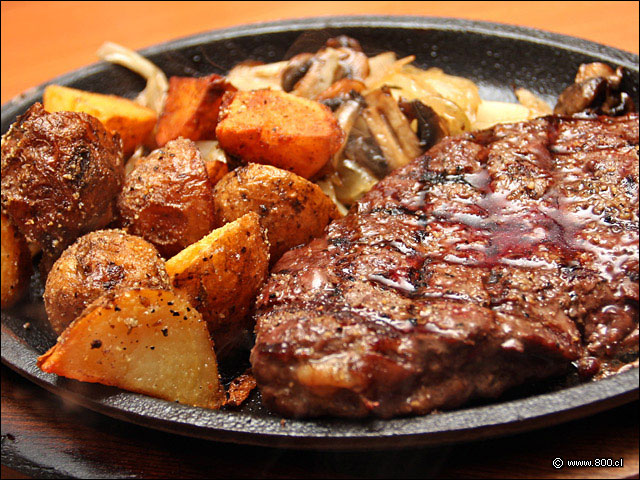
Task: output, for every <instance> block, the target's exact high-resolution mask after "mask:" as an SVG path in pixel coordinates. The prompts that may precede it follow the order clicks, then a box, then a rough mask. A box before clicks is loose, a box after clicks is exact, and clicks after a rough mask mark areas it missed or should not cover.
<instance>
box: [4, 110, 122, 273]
mask: <svg viewBox="0 0 640 480" xmlns="http://www.w3.org/2000/svg"><path fill="white" fill-rule="evenodd" d="M123 179H124V166H123V160H122V148H121V144H120V140H119V139H118V137H117V136H115V137H114V136H112V135H111V134H110V133H109V132H107V130H106V129H105V128H104V126H103V125H102V123H100V121H98V120H97V119H96V118H94V117H92V116H90V115H87V114H86V113H74V112H56V113H47V112H45V110H44V109H43V108H42V105H41V104H39V103H36V104H34V105H33V106H32V107H31V108H30V109H29V110H28V111H27V112H26V113H25V114H24V115H22V116H21V117H19V118H18V120H17V121H16V123H14V124H13V125H12V126H11V128H10V129H9V131H8V132H7V133H6V135H5V136H4V137H3V139H2V211H3V213H5V214H6V215H7V216H8V217H9V218H10V219H11V221H12V222H13V224H14V225H15V226H16V228H17V229H18V230H20V232H21V233H22V234H23V235H24V236H25V238H26V240H27V242H28V243H30V244H35V246H36V247H37V248H41V249H42V251H43V259H42V260H43V264H42V266H43V268H44V270H45V272H46V271H48V270H49V269H50V267H51V265H53V262H54V261H55V260H56V259H57V258H58V256H59V255H60V254H61V253H62V252H63V251H64V249H65V248H67V247H68V246H69V245H71V244H72V243H73V242H74V241H75V240H76V238H78V237H80V236H81V235H83V234H85V233H88V232H90V231H93V230H97V229H100V228H104V227H105V226H106V225H108V224H109V222H111V221H112V220H113V218H114V212H115V206H116V199H117V195H118V193H119V192H120V189H121V188H122V183H123Z"/></svg>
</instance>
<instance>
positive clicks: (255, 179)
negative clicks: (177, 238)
mask: <svg viewBox="0 0 640 480" xmlns="http://www.w3.org/2000/svg"><path fill="white" fill-rule="evenodd" d="M213 195H214V205H215V214H216V219H217V222H218V224H224V223H226V222H231V221H233V220H235V219H236V218H239V217H241V216H242V215H244V214H246V213H247V212H256V213H258V214H259V215H260V221H261V223H262V225H263V226H264V227H265V228H266V229H267V235H268V237H269V243H270V244H271V249H270V252H271V263H272V264H273V263H275V261H276V260H278V259H279V258H280V257H281V256H282V254H283V253H284V252H286V251H287V250H289V249H291V248H293V247H295V246H297V245H302V244H305V243H307V242H309V240H311V239H312V238H314V237H317V236H319V235H320V234H321V233H322V231H323V230H324V227H325V226H326V225H327V224H328V223H329V222H330V221H331V220H333V219H335V218H338V217H339V213H338V210H337V208H336V206H335V204H334V203H333V202H332V201H331V199H330V198H329V197H327V196H326V195H325V194H324V193H323V192H322V190H321V189H320V187H318V186H317V185H316V184H314V183H311V182H310V181H308V180H305V179H304V178H302V177H299V176H298V175H296V174H294V173H291V172H286V171H284V170H281V169H279V168H275V167H272V166H270V165H258V164H255V163H252V164H249V165H247V166H244V167H240V168H237V169H236V170H233V171H232V172H229V173H228V174H227V175H225V176H224V177H223V178H222V179H221V180H220V181H219V182H218V183H217V184H216V186H215V188H214V190H213Z"/></svg>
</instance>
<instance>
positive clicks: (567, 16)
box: [1, 1, 639, 478]
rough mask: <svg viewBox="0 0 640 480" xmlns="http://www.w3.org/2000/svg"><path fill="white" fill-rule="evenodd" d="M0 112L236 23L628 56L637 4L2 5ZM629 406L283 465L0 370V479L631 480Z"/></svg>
mask: <svg viewBox="0 0 640 480" xmlns="http://www.w3.org/2000/svg"><path fill="white" fill-rule="evenodd" d="M1 9H2V49H1V50H2V51H1V54H2V55H1V61H2V71H1V73H2V82H1V86H2V91H1V100H2V103H5V102H6V101H8V100H9V99H10V98H12V97H13V96H15V95H17V94H19V93H20V92H22V91H24V90H27V89H28V88H30V87H33V86H36V85H38V84H40V83H42V82H44V81H46V80H48V79H51V78H53V77H56V76H58V75H60V74H63V73H66V72H68V71H70V70H73V69H76V68H80V67H82V66H84V65H87V64H90V63H93V62H95V61H97V57H96V56H95V51H96V49H97V48H98V47H99V46H100V45H101V44H102V43H103V42H104V41H105V40H111V41H114V42H117V43H120V44H122V45H126V46H128V47H130V48H133V49H140V48H144V47H147V46H150V45H153V44H156V43H160V42H164V41H168V40H172V39H175V38H179V37H183V36H187V35H192V34H196V33H200V32H203V31H206V30H211V29H216V28H224V27H230V26H235V25H240V24H246V23H253V22H263V21H273V20H281V19H287V18H302V17H311V16H324V15H356V14H358V15H363V14H379V15H423V16H444V17H458V18H466V19H473V20H486V21H493V22H500V23H509V24H514V25H521V26H527V27H534V28H539V29H543V30H547V31H551V32H556V33H562V34H566V35H571V36H576V37H581V38H584V39H588V40H592V41H596V42H599V43H603V44H605V45H609V46H613V47H616V48H620V49H623V50H627V51H630V52H634V53H637V52H638V2H400V1H396V2H393V1H392V2H153V3H147V2H86V3H85V2H2V7H1ZM637 408H638V404H637V402H635V403H633V404H631V405H628V406H625V407H621V408H617V409H615V410H611V411H609V412H605V413H602V414H599V415H596V416H593V417H590V418H588V419H584V420H578V421H574V422H571V423H568V424H564V425H560V426H556V427H552V428H548V429H544V430H540V431H536V432H532V433H529V434H524V435H518V436H514V437H510V438H507V439H497V440H491V441H484V442H476V443H472V444H464V445H458V446H450V447H441V448H429V449H419V450H406V451H402V452H395V453H392V452H379V453H375V454H371V453H366V454H365V453H326V452H325V453H323V452H302V453H300V452H295V451H287V450H274V449H266V448H257V447H245V446H236V445H224V444H218V443H215V442H208V441H201V440H194V439H190V438H183V437H179V436H175V435H170V434H165V433H159V432H156V431H153V430H148V429H145V428H142V427H137V426H133V425H130V424H127V423H123V422H119V421H115V420H112V419H110V418H107V417H103V416H101V415H98V414H95V413H92V412H89V411H87V410H84V409H82V408H80V407H75V406H73V405H69V404H67V403H65V402H63V401H62V400H61V399H59V398H58V397H56V396H54V395H51V394H49V393H48V392H46V391H44V390H42V389H40V388H39V387H36V386H35V385H33V384H31V383H30V382H28V381H26V380H24V379H23V378H22V377H20V376H18V375H17V374H15V373H13V372H12V371H11V370H9V369H7V368H6V367H4V366H3V367H2V452H3V462H4V459H5V458H8V456H9V454H11V456H12V458H16V457H20V456H23V457H26V458H27V459H28V460H31V461H37V462H38V463H40V464H42V465H45V466H46V467H48V468H45V469H41V470H39V471H33V470H30V469H29V466H28V464H27V463H24V464H21V465H17V464H12V465H11V468H8V467H7V466H6V465H3V466H2V478H28V477H25V474H26V475H28V476H33V477H47V478H50V477H56V476H76V477H85V478H86V477H98V478H99V477H106V476H109V477H112V478H113V477H143V478H161V477H182V478H207V477H255V478H291V477H300V476H304V477H309V478H323V477H339V478H366V477H379V478H383V477H405V478H406V477H412V478H420V477H448V478H486V477H503V478H508V477H512V478H527V477H537V478H587V477H589V478H606V477H616V478H638V447H639V437H638V414H637ZM556 457H561V458H573V459H593V458H606V457H611V458H623V459H624V466H623V468H618V469H616V468H609V469H606V468H605V469H602V468H601V469H597V468H592V469H589V468H563V469H561V470H556V469H554V468H553V467H552V465H551V461H552V460H553V459H554V458H556Z"/></svg>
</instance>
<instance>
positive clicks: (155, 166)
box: [118, 138, 214, 258]
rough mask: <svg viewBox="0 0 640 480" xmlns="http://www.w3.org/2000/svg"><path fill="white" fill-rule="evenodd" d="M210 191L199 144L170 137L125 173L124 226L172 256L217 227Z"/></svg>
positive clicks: (121, 208) (120, 203)
mask: <svg viewBox="0 0 640 480" xmlns="http://www.w3.org/2000/svg"><path fill="white" fill-rule="evenodd" d="M212 190H213V189H212V186H211V182H210V181H209V177H208V175H207V171H206V169H205V165H204V162H203V161H202V157H201V155H200V151H199V150H198V148H197V147H196V146H195V144H194V143H193V142H192V141H191V140H186V139H183V138H180V139H177V140H172V141H171V142H169V143H168V144H167V145H166V146H165V147H164V148H162V149H159V150H155V151H154V152H152V153H151V154H150V155H149V156H148V157H145V158H142V159H140V160H139V161H138V163H137V164H136V167H135V168H134V169H133V170H132V171H131V172H130V173H129V174H128V175H127V178H126V179H125V183H124V187H123V189H122V193H121V194H120V197H119V199H118V209H119V212H120V216H121V222H122V225H123V227H124V229H125V230H126V231H127V232H129V233H131V234H132V235H138V236H140V237H142V238H144V239H146V240H147V241H149V242H151V243H152V244H153V245H154V246H155V247H156V248H157V249H158V251H159V252H160V254H161V255H162V256H163V257H164V258H170V257H172V256H173V255H175V254H176V253H178V252H179V251H180V250H182V249H183V248H185V247H187V246H189V245H191V244H192V243H194V242H197V241H198V240H200V239H201V238H202V237H204V236H205V235H206V234H208V233H209V232H210V231H211V230H213V228H214V217H213V196H212Z"/></svg>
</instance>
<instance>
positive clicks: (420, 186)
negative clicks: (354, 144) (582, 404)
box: [251, 114, 638, 417]
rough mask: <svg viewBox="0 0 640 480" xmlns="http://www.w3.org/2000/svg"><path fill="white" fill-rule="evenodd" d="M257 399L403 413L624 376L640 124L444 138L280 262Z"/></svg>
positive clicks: (269, 287) (268, 304)
mask: <svg viewBox="0 0 640 480" xmlns="http://www.w3.org/2000/svg"><path fill="white" fill-rule="evenodd" d="M256 321H257V323H256V334H257V338H256V344H255V346H254V348H253V350H252V353H251V362H252V367H253V372H254V375H255V377H256V379H257V382H258V385H259V387H260V390H261V392H262V399H263V402H264V403H265V404H266V405H267V406H268V407H269V408H271V409H273V410H275V411H277V412H279V413H281V414H283V415H286V416H318V415H325V414H329V415H338V416H349V417H362V416H367V415H375V416H381V417H391V416H394V415H402V414H422V413H426V412H429V411H431V410H433V409H436V408H438V409H444V408H452V407H456V406H459V405H461V404H463V403H464V402H466V401H468V400H469V399H472V398H477V397H485V398H492V397H496V396H498V395H500V394H501V393H503V392H504V391H505V390H506V389H507V388H509V387H512V386H515V385H518V384H522V383H524V382H529V381H533V380H536V379H542V378H545V377H549V376H553V375H559V374H563V373H565V372H568V371H569V370H570V369H572V368H575V366H578V368H579V370H580V372H581V373H582V374H583V375H587V376H593V375H600V376H602V375H604V374H606V373H607V372H613V371H615V370H616V369H617V368H619V366H620V365H622V364H623V363H624V362H625V361H628V360H629V356H630V355H631V356H634V355H636V356H637V349H638V116H637V114H630V115H627V116H624V117H617V118H608V117H598V118H577V117H553V116H552V117H545V118H541V119H537V120H534V121H530V122H524V123H519V124H513V125H500V126H496V127H494V128H492V129H489V130H485V131H482V132H476V133H469V134H465V135H462V136H458V137H455V138H449V139H446V140H444V141H443V142H441V143H439V144H438V145H436V146H435V147H434V148H432V149H431V150H430V151H428V152H427V153H426V154H425V155H423V156H422V157H420V158H418V159H416V160H415V161H414V162H412V163H411V164H409V165H408V166H406V167H404V168H402V169H400V170H399V171H396V172H395V173H393V174H392V175H391V176H389V177H387V178H386V179H384V180H383V181H381V182H380V183H379V184H378V185H377V186H376V187H375V188H374V189H373V190H372V191H371V192H369V193H368V194H367V195H366V196H365V197H364V198H363V199H362V200H361V201H360V202H359V203H358V204H357V205H356V206H354V207H353V209H352V211H351V212H350V214H349V215H347V216H346V217H344V218H342V219H340V220H338V221H335V222H333V223H332V224H331V225H330V226H329V227H328V228H327V230H326V234H325V236H324V237H322V238H319V239H316V240H314V241H313V242H311V243H310V244H309V245H307V246H305V247H301V248H297V249H294V250H291V251H289V252H288V253H286V254H285V255H284V256H283V257H282V259H281V260H280V261H279V262H278V263H277V264H276V265H275V267H274V269H273V271H272V274H271V277H270V279H269V280H268V282H267V283H266V285H265V287H264V289H263V291H262V292H261V294H260V296H259V298H258V303H257V310H256Z"/></svg>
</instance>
